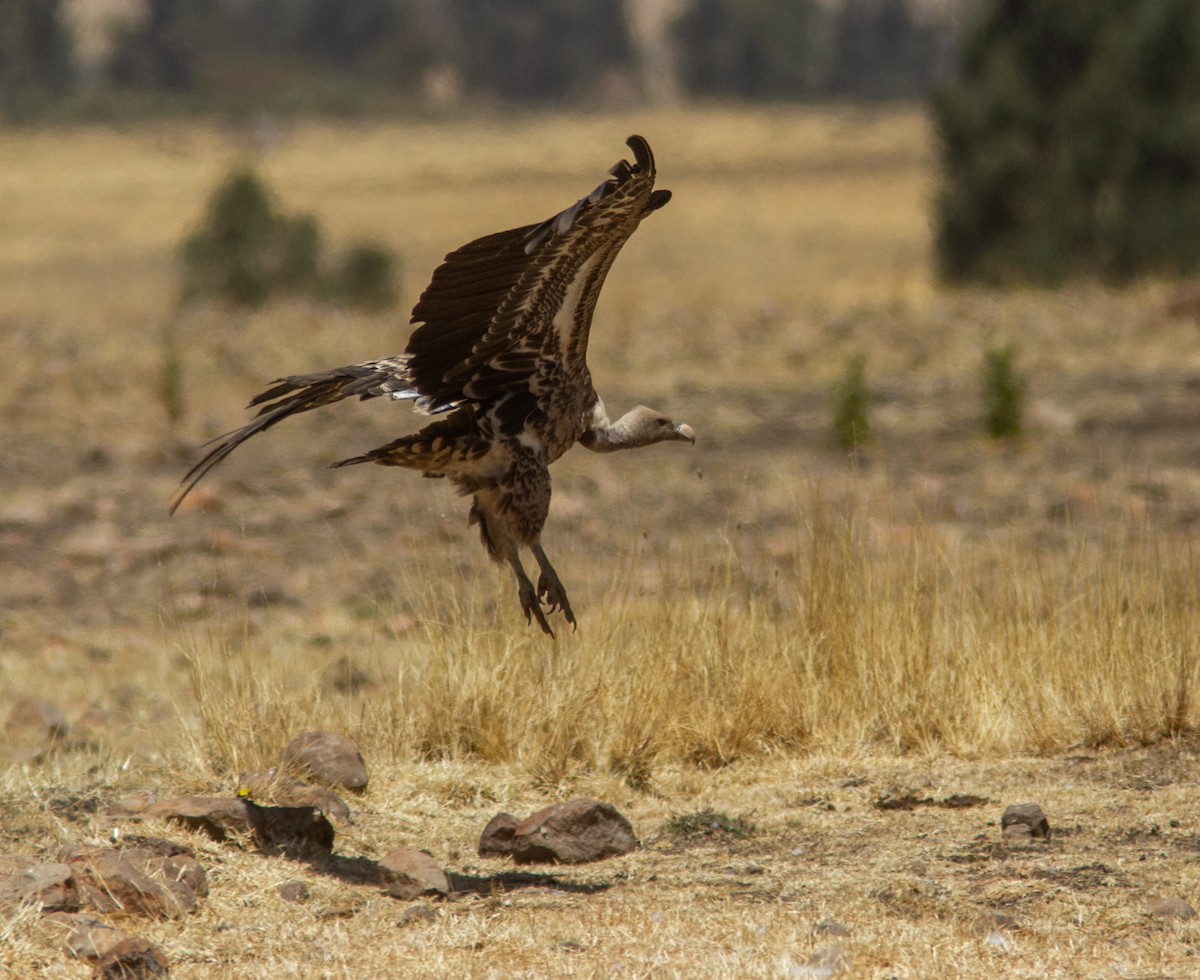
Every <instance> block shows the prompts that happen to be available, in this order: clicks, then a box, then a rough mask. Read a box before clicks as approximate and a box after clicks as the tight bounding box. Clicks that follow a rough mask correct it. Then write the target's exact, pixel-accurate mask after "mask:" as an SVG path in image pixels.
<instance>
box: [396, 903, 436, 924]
mask: <svg viewBox="0 0 1200 980" xmlns="http://www.w3.org/2000/svg"><path fill="white" fill-rule="evenodd" d="M428 922H437V913H436V912H435V911H434V910H433V909H431V908H430V907H429V906H428V905H410V906H409V907H408V908H406V909H405V910H404V912H403V913H402V914H401V916H400V921H399V922H398V923H396V924H397V925H398V926H400V927H401V928H406V927H408V926H415V925H420V924H424V923H428Z"/></svg>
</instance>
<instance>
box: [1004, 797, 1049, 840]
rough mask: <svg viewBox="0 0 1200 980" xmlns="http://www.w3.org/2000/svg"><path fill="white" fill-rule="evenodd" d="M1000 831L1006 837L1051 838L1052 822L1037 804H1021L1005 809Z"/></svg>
mask: <svg viewBox="0 0 1200 980" xmlns="http://www.w3.org/2000/svg"><path fill="white" fill-rule="evenodd" d="M1000 829H1001V832H1002V833H1003V834H1004V836H1006V837H1042V838H1046V839H1049V837H1050V821H1048V820H1047V819H1046V814H1044V813H1043V812H1042V808H1041V807H1040V806H1038V805H1037V804H1036V803H1019V804H1017V805H1016V806H1010V807H1008V808H1006V809H1005V811H1004V813H1003V814H1002V815H1001V817H1000Z"/></svg>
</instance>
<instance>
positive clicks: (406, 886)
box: [379, 847, 450, 900]
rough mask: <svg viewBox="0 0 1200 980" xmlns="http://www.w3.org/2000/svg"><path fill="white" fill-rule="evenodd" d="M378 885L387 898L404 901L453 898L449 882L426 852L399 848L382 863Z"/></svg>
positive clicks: (380, 864) (380, 863)
mask: <svg viewBox="0 0 1200 980" xmlns="http://www.w3.org/2000/svg"><path fill="white" fill-rule="evenodd" d="M379 881H380V883H381V884H382V885H383V890H384V893H385V894H388V895H391V896H392V898H402V899H405V900H409V899H414V898H421V897H422V896H427V895H428V896H435V897H439V898H444V897H445V896H446V895H448V894H450V881H449V879H447V878H446V872H444V871H443V870H442V869H441V868H440V867H439V866H438V863H437V862H436V861H435V860H434V859H433V858H431V857H430V856H429V855H428V854H426V853H425V852H424V851H414V850H412V849H411V848H408V847H398V848H396V850H394V851H392V852H391V853H390V854H388V855H387V856H386V857H384V858H383V860H382V861H380V862H379Z"/></svg>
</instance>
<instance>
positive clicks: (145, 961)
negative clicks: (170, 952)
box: [92, 939, 168, 980]
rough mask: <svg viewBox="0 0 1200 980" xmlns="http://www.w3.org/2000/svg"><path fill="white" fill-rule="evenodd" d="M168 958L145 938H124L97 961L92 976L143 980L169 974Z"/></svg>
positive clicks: (107, 979)
mask: <svg viewBox="0 0 1200 980" xmlns="http://www.w3.org/2000/svg"><path fill="white" fill-rule="evenodd" d="M167 973H168V969H167V958H166V957H165V956H164V955H163V952H162V950H161V949H159V948H158V947H157V946H155V945H154V944H153V943H151V942H148V941H147V940H145V939H123V940H122V941H121V942H119V943H117V945H116V946H114V947H113V948H112V949H110V950H109V951H108V952H107V953H105V954H104V955H103V956H101V957H100V959H98V960H97V961H96V965H95V967H93V968H92V976H93V977H95V978H97V980H134V978H136V980H141V978H144V977H165V976H167Z"/></svg>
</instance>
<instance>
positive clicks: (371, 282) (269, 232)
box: [180, 168, 397, 309]
mask: <svg viewBox="0 0 1200 980" xmlns="http://www.w3.org/2000/svg"><path fill="white" fill-rule="evenodd" d="M324 254H325V245H324V235H323V234H322V232H321V226H320V223H319V222H318V221H317V219H316V218H315V217H313V216H312V215H311V214H287V213H285V212H283V211H281V210H279V209H278V208H277V207H276V206H275V204H274V202H273V200H272V195H271V193H270V190H269V189H268V188H267V185H266V184H265V183H264V182H263V180H262V178H261V177H259V176H258V175H257V174H256V173H255V172H254V171H253V170H249V169H244V168H243V169H237V170H234V171H232V172H231V173H230V174H229V175H228V176H227V177H226V178H225V179H224V180H223V181H222V182H221V184H220V186H218V187H217V189H216V190H215V191H214V192H213V194H212V197H211V198H209V201H208V206H207V208H206V210H205V216H204V220H203V222H202V223H201V225H200V227H199V228H197V229H196V230H195V231H194V232H193V233H192V234H191V235H189V236H188V237H187V238H186V239H185V240H184V242H183V244H182V246H181V247H180V259H181V262H182V265H183V286H182V290H181V295H182V298H183V300H185V301H187V300H192V299H198V298H203V297H211V298H214V299H218V300H221V301H223V302H226V303H229V304H230V305H232V306H238V307H248V308H255V307H258V306H262V305H263V304H264V303H266V302H268V301H269V300H270V299H271V298H272V297H274V296H277V295H280V294H284V293H288V294H292V295H305V294H308V295H313V296H320V297H322V298H325V299H328V300H330V301H332V302H336V303H346V304H348V305H351V306H359V307H367V308H371V309H380V308H384V307H388V306H391V305H392V304H394V303H395V302H396V299H397V294H396V287H395V277H396V276H395V270H396V264H397V263H396V258H395V256H394V255H393V253H392V252H391V251H390V250H389V249H387V248H385V247H384V246H383V245H379V244H375V243H366V242H364V243H359V244H356V245H354V246H352V247H351V248H350V249H349V250H348V251H347V252H346V253H345V255H344V256H342V257H341V258H340V259H339V260H338V261H337V263H336V265H335V268H334V270H333V271H332V272H331V273H329V274H328V275H326V274H325V273H324V271H323V265H324V261H323V260H324Z"/></svg>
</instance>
